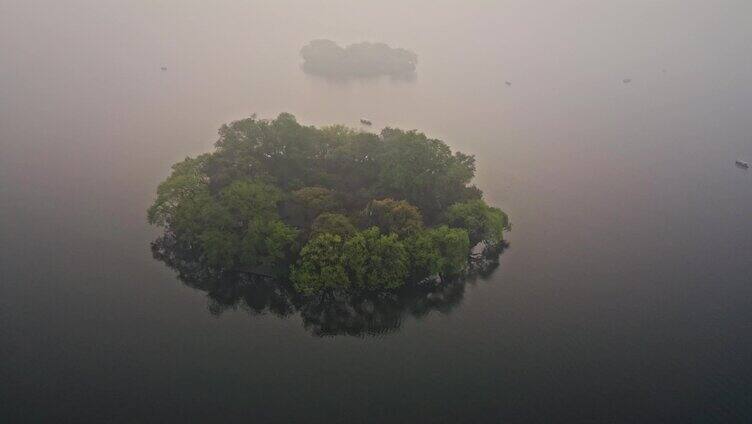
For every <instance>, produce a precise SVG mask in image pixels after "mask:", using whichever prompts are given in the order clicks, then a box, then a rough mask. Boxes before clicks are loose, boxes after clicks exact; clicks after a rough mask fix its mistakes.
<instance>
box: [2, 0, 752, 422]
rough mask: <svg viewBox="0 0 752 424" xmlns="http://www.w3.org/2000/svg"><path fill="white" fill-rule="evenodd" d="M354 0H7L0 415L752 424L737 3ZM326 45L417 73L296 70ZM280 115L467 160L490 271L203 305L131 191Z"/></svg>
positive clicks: (750, 143)
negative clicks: (496, 261) (352, 303)
mask: <svg viewBox="0 0 752 424" xmlns="http://www.w3.org/2000/svg"><path fill="white" fill-rule="evenodd" d="M63 3H64V4H63ZM351 3H354V2H318V3H316V2H291V1H280V2H273V4H272V2H264V3H258V4H253V3H252V2H250V3H244V2H227V1H223V2H217V3H216V4H215V3H212V5H209V4H208V3H201V2H188V1H185V2H184V1H177V0H175V1H169V2H168V1H165V2H159V3H156V2H128V3H124V2H99V1H97V2H94V1H90V2H86V1H70V2H52V1H49V2H42V1H23V2H22V1H13V0H11V1H10V2H3V3H2V4H0V421H3V422H22V421H23V422H39V421H46V422H64V421H70V422H168V421H180V422H185V421H195V422H208V421H215V420H217V421H219V420H223V421H232V422H235V421H246V422H457V421H464V422H546V423H549V422H583V423H585V422H593V423H595V422H614V423H633V422H634V423H644V422H702V423H705V422H723V423H730V422H752V390H751V389H752V170H744V169H740V168H738V167H735V166H734V160H736V159H743V160H746V161H748V162H752V119H750V117H751V115H750V101H752V59H750V58H751V57H752V56H751V55H750V49H749V40H750V39H752V25H749V17H750V16H752V6H750V5H749V4H747V2H738V1H720V2H712V4H711V2H699V1H681V2H680V1H666V2H634V1H614V2H601V1H595V0H593V1H579V2H545V4H544V3H543V2H540V3H539V2H527V1H511V2H503V3H502V2H498V3H496V4H494V5H490V3H481V2H478V3H476V4H467V3H466V2H450V1H438V2H433V1H431V2H428V1H424V2H420V3H417V2H413V3H410V4H403V2H396V1H389V2H378V4H376V2H374V4H372V5H355V4H351ZM404 3H408V2H404ZM320 37H326V38H331V39H334V40H337V41H339V42H342V43H349V42H357V41H362V40H374V41H384V42H387V43H389V44H391V45H394V46H401V47H406V48H410V49H412V50H414V51H416V52H417V53H418V55H419V65H418V72H417V78H416V79H415V80H414V81H390V80H388V79H387V80H371V81H350V82H337V81H322V80H320V79H317V78H314V77H309V76H306V75H305V74H304V73H303V72H302V71H301V70H300V58H299V56H298V50H299V48H300V47H301V46H302V45H304V44H305V43H307V42H308V41H310V40H311V39H314V38H320ZM162 66H166V67H167V70H166V71H162V70H160V68H161V67H162ZM625 78H630V79H631V80H632V81H631V83H628V84H627V83H623V82H622V80H623V79H625ZM505 81H509V82H511V86H507V85H506V84H505ZM283 111H287V112H291V113H293V114H294V115H296V116H297V118H298V120H299V121H300V122H303V123H306V124H313V125H325V124H330V123H342V124H347V125H353V126H356V125H358V120H359V119H360V118H367V119H370V120H371V121H373V123H374V129H376V130H378V129H380V128H382V127H384V126H396V127H401V128H416V129H419V130H421V131H424V132H426V133H427V134H428V135H430V136H434V137H437V138H441V139H443V140H445V141H446V142H447V143H448V144H450V145H451V146H452V147H453V148H456V149H458V150H461V151H463V152H466V153H472V154H475V155H476V157H477V163H478V175H477V178H476V183H477V184H478V185H479V186H480V188H482V189H483V190H484V192H485V195H486V197H487V199H488V200H489V202H490V203H492V204H494V205H497V206H499V207H501V208H503V209H504V210H505V211H507V212H508V213H509V215H510V217H511V219H512V222H513V230H512V231H511V232H510V233H509V234H508V239H509V241H510V247H509V249H507V251H505V252H504V254H503V255H502V257H501V263H500V266H499V267H498V268H497V269H496V271H495V272H494V273H493V274H491V276H489V277H488V278H485V279H479V280H478V281H475V282H473V283H469V284H468V285H467V286H466V287H464V291H463V292H462V293H461V296H460V299H459V301H458V302H457V304H456V305H454V307H452V308H449V309H448V310H443V311H442V310H437V311H433V312H431V313H429V314H427V315H425V316H422V317H420V318H415V317H412V316H409V315H406V316H404V317H403V319H402V320H401V322H400V325H399V328H398V329H396V330H395V331H392V332H387V333H383V334H379V335H376V336H368V335H367V336H363V337H354V336H350V335H336V336H329V337H319V336H317V335H316V334H314V333H313V332H312V331H310V328H306V326H304V325H303V324H304V323H303V322H302V319H301V317H300V316H299V315H297V314H293V315H291V316H289V317H287V318H284V319H283V318H279V317H276V316H274V315H272V314H262V315H256V314H251V313H249V312H248V311H246V310H243V309H242V308H238V309H237V310H234V311H233V310H230V311H225V312H224V313H222V314H221V315H219V316H215V315H212V314H211V313H210V310H209V306H210V305H209V302H208V301H207V297H206V293H204V292H202V291H199V290H194V289H191V288H189V287H187V286H185V285H184V284H183V283H181V282H180V281H179V280H178V279H177V278H176V275H175V272H174V271H172V270H171V269H169V268H168V267H166V266H165V265H164V264H163V263H161V262H158V261H156V260H154V259H153V258H152V254H151V251H150V249H149V243H150V242H151V241H152V240H153V239H154V238H155V237H156V236H157V235H158V234H159V230H158V229H156V228H152V227H149V226H148V225H147V224H146V217H145V211H146V208H147V207H148V205H149V204H150V202H151V200H152V198H153V196H154V191H155V188H156V186H157V184H158V183H159V182H160V181H161V180H162V179H164V177H165V176H166V175H167V174H168V172H169V167H170V165H171V164H172V163H173V162H175V161H177V160H180V159H182V158H183V157H185V156H186V155H194V154H196V153H200V152H204V151H208V150H210V149H211V148H212V143H213V142H214V141H215V140H216V130H217V128H218V127H219V126H220V125H221V124H222V123H224V122H229V121H231V120H234V119H240V118H243V117H246V116H249V115H250V114H252V113H257V114H258V115H259V116H260V117H265V118H272V117H275V116H276V115H277V114H278V113H279V112H283Z"/></svg>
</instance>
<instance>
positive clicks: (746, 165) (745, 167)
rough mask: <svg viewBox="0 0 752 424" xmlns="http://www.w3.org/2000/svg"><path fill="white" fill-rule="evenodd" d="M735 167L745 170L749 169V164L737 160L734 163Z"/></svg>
mask: <svg viewBox="0 0 752 424" xmlns="http://www.w3.org/2000/svg"><path fill="white" fill-rule="evenodd" d="M736 166H738V167H740V168H744V169H747V168H749V163H747V162H744V161H743V160H737V161H736Z"/></svg>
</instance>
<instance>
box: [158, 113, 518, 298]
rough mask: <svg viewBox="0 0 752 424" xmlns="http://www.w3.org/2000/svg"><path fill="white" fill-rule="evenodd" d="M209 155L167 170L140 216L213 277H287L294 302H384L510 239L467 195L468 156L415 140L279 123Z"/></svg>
mask: <svg viewBox="0 0 752 424" xmlns="http://www.w3.org/2000/svg"><path fill="white" fill-rule="evenodd" d="M215 147H216V149H215V151H214V152H212V153H207V154H203V155H200V156H198V157H196V158H186V159H185V160H183V161H181V162H179V163H177V164H175V165H174V166H173V167H172V173H171V174H170V176H169V177H167V179H166V180H165V181H163V182H162V183H161V184H160V185H159V187H158V188H157V193H156V198H155V200H154V203H153V204H152V206H151V207H150V208H149V210H148V212H147V216H148V220H149V222H150V223H152V224H154V225H158V226H162V227H164V229H165V235H164V237H165V238H166V239H169V240H171V243H173V244H174V245H175V246H178V247H179V248H180V249H185V250H190V251H192V252H194V257H196V258H198V260H200V261H202V263H203V264H205V265H207V266H209V267H213V268H215V269H217V270H219V271H222V270H244V271H248V272H251V273H257V274H261V275H275V276H284V275H288V276H289V277H290V278H291V279H292V281H293V282H294V283H295V287H297V288H298V289H299V290H300V291H301V292H303V293H315V292H317V291H320V290H324V289H340V290H341V289H348V288H350V287H356V288H363V289H369V290H374V289H385V290H390V289H393V288H395V287H397V286H399V285H402V284H405V282H407V281H420V280H423V279H426V278H433V277H436V276H440V277H442V279H444V278H447V277H450V276H453V275H458V274H461V273H462V272H464V270H465V268H466V266H467V261H468V257H469V250H470V246H473V245H475V244H476V243H478V242H481V241H483V242H486V244H488V245H499V244H501V241H502V237H503V231H504V230H505V229H507V228H508V227H509V224H508V218H507V216H506V214H504V212H502V211H501V210H500V209H497V208H493V207H490V206H488V205H487V204H486V203H485V202H484V201H483V199H482V192H481V191H480V190H479V189H477V188H476V187H475V186H473V185H472V184H471V181H472V178H473V176H474V174H475V159H474V158H473V156H471V155H466V154H464V153H461V152H452V150H451V149H450V148H449V146H447V145H446V143H444V142H443V141H441V140H437V139H432V138H428V137H426V136H425V135H424V134H422V133H419V132H417V131H403V130H399V129H393V128H386V129H384V130H382V131H381V133H380V134H373V133H367V132H359V131H355V130H352V129H349V128H346V127H343V126H338V125H335V126H329V127H324V128H316V127H313V126H304V125H300V124H299V123H298V122H297V120H296V119H295V117H294V116H292V115H290V114H287V113H282V114H280V115H279V116H278V117H277V118H276V119H273V120H264V119H257V118H256V117H255V116H252V117H250V118H247V119H243V120H240V121H235V122H232V123H230V124H227V125H223V126H222V127H221V128H220V130H219V139H218V140H217V142H216V143H215ZM440 224H443V225H445V226H441V227H438V228H436V226H437V225H440ZM356 226H357V227H359V228H361V229H363V231H360V232H358V229H357V228H356ZM494 252H495V250H488V251H487V253H488V255H486V257H488V256H493V255H494ZM496 256H497V257H498V254H496Z"/></svg>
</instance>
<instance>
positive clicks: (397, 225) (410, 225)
mask: <svg viewBox="0 0 752 424" xmlns="http://www.w3.org/2000/svg"><path fill="white" fill-rule="evenodd" d="M362 216H363V221H364V224H365V226H367V227H372V226H377V227H379V228H380V229H381V230H382V231H384V232H385V233H394V234H397V235H398V236H406V235H409V234H413V233H415V232H417V231H419V230H420V229H421V228H423V218H422V217H421V215H420V211H418V208H416V207H415V206H413V205H411V204H409V203H408V202H406V201H404V200H393V199H382V200H372V201H371V202H370V203H369V204H368V206H367V207H366V208H365V210H363V212H362Z"/></svg>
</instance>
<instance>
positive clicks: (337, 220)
mask: <svg viewBox="0 0 752 424" xmlns="http://www.w3.org/2000/svg"><path fill="white" fill-rule="evenodd" d="M356 232H357V230H356V229H355V226H354V225H353V224H352V223H351V222H350V220H349V219H348V218H347V217H346V216H344V215H342V214H338V213H322V214H321V215H319V216H317V217H316V219H315V220H314V221H313V225H312V226H311V238H314V237H316V236H318V235H321V234H324V233H329V234H336V235H338V236H340V237H341V238H342V240H347V239H348V238H350V237H351V236H352V235H354V234H355V233H356Z"/></svg>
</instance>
